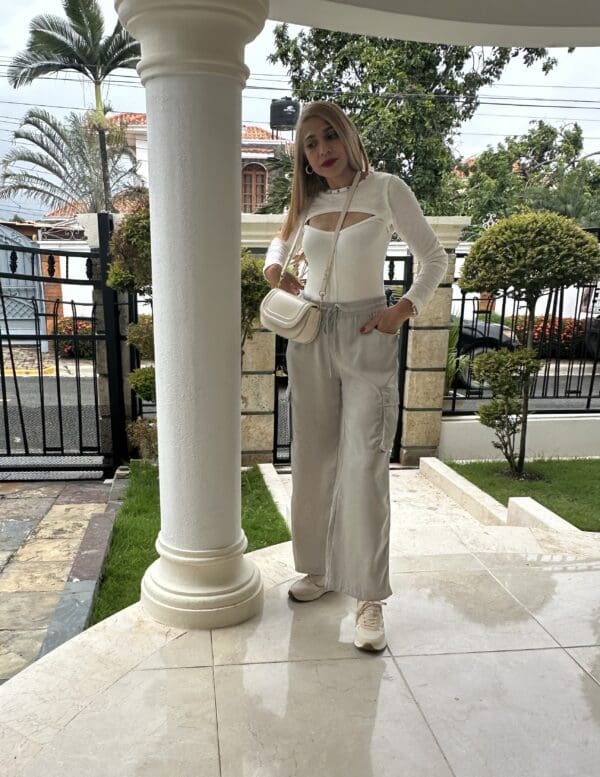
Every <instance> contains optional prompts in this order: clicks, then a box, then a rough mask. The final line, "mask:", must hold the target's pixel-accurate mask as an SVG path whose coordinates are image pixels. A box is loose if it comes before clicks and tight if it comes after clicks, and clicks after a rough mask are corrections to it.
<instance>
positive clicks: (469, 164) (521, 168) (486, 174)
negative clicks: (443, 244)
mask: <svg viewBox="0 0 600 777" xmlns="http://www.w3.org/2000/svg"><path fill="white" fill-rule="evenodd" d="M582 149H583V134H582V131H581V127H580V126H579V125H578V124H574V125H573V126H572V127H569V126H563V127H561V128H556V127H553V126H551V125H549V124H546V123H545V122H544V121H538V122H535V126H533V127H532V128H531V129H530V130H529V131H528V132H527V133H526V134H525V135H521V136H520V137H518V138H506V140H505V141H503V142H502V143H499V144H498V146H497V147H496V148H495V149H494V148H491V147H489V148H487V149H486V150H485V151H484V152H483V153H481V154H480V155H479V156H478V157H477V158H476V159H475V160H466V161H465V162H463V163H461V164H460V165H459V166H458V168H459V170H460V171H462V172H463V173H464V175H465V176H466V187H465V189H464V194H463V208H464V212H465V213H466V214H468V215H469V216H471V226H470V227H468V228H467V230H466V232H465V237H467V238H471V239H474V238H476V237H478V236H479V235H480V234H481V232H482V231H483V229H484V228H485V226H484V225H485V223H486V221H487V220H488V218H489V217H490V216H491V217H493V218H494V219H496V220H498V219H501V218H506V217H507V216H510V215H512V214H513V213H519V212H524V211H526V210H531V209H533V210H550V211H553V212H555V213H561V214H562V215H564V216H568V217H570V218H574V219H575V220H576V221H577V223H578V224H579V225H580V226H583V227H587V226H594V225H596V224H598V223H600V222H599V221H598V213H599V211H600V165H597V164H596V163H595V162H593V161H592V160H590V159H585V158H584V159H580V158H579V157H580V154H581V151H582Z"/></svg>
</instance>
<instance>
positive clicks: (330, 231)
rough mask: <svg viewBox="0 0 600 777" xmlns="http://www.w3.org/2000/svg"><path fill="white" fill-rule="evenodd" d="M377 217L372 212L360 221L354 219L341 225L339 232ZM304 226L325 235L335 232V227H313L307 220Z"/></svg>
mask: <svg viewBox="0 0 600 777" xmlns="http://www.w3.org/2000/svg"><path fill="white" fill-rule="evenodd" d="M316 215H319V216H320V215H322V214H320V213H318V214H316ZM311 218H314V216H311ZM377 218H380V217H379V216H378V215H377V214H375V213H372V214H370V215H369V216H367V217H366V218H364V219H361V220H360V221H355V222H354V223H353V224H348V226H347V227H344V226H343V227H342V228H341V229H340V234H341V233H342V232H346V231H347V230H348V229H352V227H358V226H359V225H360V224H364V223H365V222H366V221H372V220H373V219H377ZM304 228H305V229H306V228H308V229H313V230H314V231H315V232H323V233H325V234H326V235H333V234H335V229H321V228H320V227H314V226H313V225H312V224H309V223H308V222H305V224H304Z"/></svg>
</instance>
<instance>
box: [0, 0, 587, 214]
mask: <svg viewBox="0 0 600 777" xmlns="http://www.w3.org/2000/svg"><path fill="white" fill-rule="evenodd" d="M100 5H101V7H102V10H103V13H104V17H105V22H106V29H107V33H108V32H109V31H112V28H113V26H114V24H115V22H116V14H115V12H114V7H113V1H112V0H100ZM40 13H44V14H56V15H59V16H63V15H64V14H63V11H62V3H61V2H60V0H28V2H26V3H11V4H6V6H5V7H4V8H3V14H2V16H3V18H2V25H1V26H0V158H1V157H4V155H5V154H6V153H7V151H8V150H9V148H10V146H11V143H12V133H13V132H14V130H15V129H16V128H17V127H18V125H19V121H20V119H21V117H22V116H23V114H24V113H25V112H26V111H27V110H28V109H29V108H30V107H33V106H38V107H47V109H48V110H49V111H50V112H52V113H53V114H55V115H57V116H64V115H65V114H67V113H68V112H69V110H72V109H77V110H83V109H85V108H89V107H90V106H92V104H93V92H92V88H91V86H88V85H86V84H85V83H83V81H82V80H81V79H80V78H79V77H78V76H77V74H75V73H63V74H61V75H60V76H59V78H56V77H48V78H46V79H44V80H38V81H36V82H34V83H33V84H32V85H30V86H26V87H21V88H20V89H18V90H15V89H13V88H12V87H11V86H10V85H9V83H8V81H7V79H6V69H7V65H8V63H9V62H10V60H11V59H12V57H14V55H15V54H16V53H17V52H18V51H20V50H22V49H23V48H24V47H25V45H26V42H27V37H28V26H29V22H30V20H31V19H32V18H33V17H34V16H35V15H37V14H40ZM273 27H274V23H273V22H267V23H266V25H265V28H264V29H263V31H262V32H261V33H260V35H259V36H258V37H257V38H256V39H255V40H254V41H252V42H251V43H250V44H249V45H248V46H247V47H246V64H247V65H248V67H249V68H250V73H251V75H250V78H249V80H248V84H247V88H246V89H245V90H244V93H243V104H242V118H243V121H244V123H247V124H256V125H259V126H262V127H264V128H265V129H268V128H269V106H270V102H271V100H272V99H273V98H276V97H283V96H285V95H288V94H291V92H290V90H289V83H288V81H287V78H286V74H285V71H284V68H283V66H282V65H279V64H276V65H272V64H270V63H268V62H267V57H268V55H269V53H270V52H271V51H272V49H273ZM297 29H299V28H297V27H294V26H293V25H292V26H291V31H292V32H293V31H294V30H297ZM551 52H552V54H553V55H554V56H556V57H557V58H558V65H557V66H556V67H555V69H554V70H553V71H552V72H551V73H550V74H549V75H544V74H543V73H542V71H541V68H540V67H539V65H537V66H536V65H534V66H533V67H530V68H527V67H525V66H524V65H523V64H522V62H521V61H520V60H513V61H512V62H511V63H510V64H509V65H508V67H507V68H506V70H505V72H504V74H503V76H502V78H501V79H500V81H498V83H497V84H494V85H493V86H491V87H486V88H485V89H482V90H481V93H480V98H481V102H482V104H481V106H480V107H479V108H478V110H477V112H476V114H475V116H474V117H473V119H471V120H470V121H469V122H467V123H465V124H464V125H463V126H462V127H461V130H460V133H459V134H458V136H457V137H456V140H455V142H454V150H455V152H456V153H457V154H459V155H460V156H462V157H469V156H473V155H475V154H477V153H479V152H481V151H483V150H484V149H485V148H486V147H487V146H494V145H496V144H497V143H499V142H500V141H502V140H503V139H504V138H505V137H506V136H507V135H521V134H524V133H526V132H527V130H528V128H529V126H530V123H531V122H532V121H536V120H540V119H543V120H544V121H547V122H549V123H552V124H554V125H555V126H561V125H564V124H568V123H572V122H574V121H577V122H578V123H579V124H580V125H581V127H582V129H583V133H584V153H587V154H591V153H593V152H596V151H600V82H599V81H598V79H597V78H595V74H597V73H598V72H600V48H580V49H576V50H575V51H574V52H573V53H572V54H569V53H567V50H566V49H551ZM65 79H68V80H65ZM104 97H105V101H106V102H107V103H108V104H110V106H111V108H112V109H113V110H114V111H135V112H137V111H140V112H144V111H145V94H144V89H143V87H142V86H141V84H140V82H139V79H138V78H137V74H136V73H135V71H133V70H132V71H118V73H117V74H116V75H115V77H114V78H113V79H110V80H109V83H108V85H107V87H106V89H105V95H104ZM597 161H598V162H600V155H599V156H598V158H597ZM44 210H45V207H44V206H43V205H39V204H37V203H36V202H34V201H32V200H23V199H20V200H19V202H18V203H15V202H11V201H6V200H0V218H10V217H12V215H13V214H14V213H15V212H16V211H18V212H19V213H20V214H21V215H22V216H23V217H27V218H34V217H36V216H39V215H41V214H42V213H43V212H44Z"/></svg>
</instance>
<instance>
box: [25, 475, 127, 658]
mask: <svg viewBox="0 0 600 777" xmlns="http://www.w3.org/2000/svg"><path fill="white" fill-rule="evenodd" d="M128 477H129V467H119V468H118V469H117V470H116V472H115V475H114V478H113V481H112V485H111V489H110V493H109V496H108V501H107V503H106V507H105V508H104V512H102V513H93V514H92V516H91V518H90V521H89V523H88V525H87V529H86V531H85V534H84V535H83V539H82V540H81V544H80V545H79V548H78V550H77V554H76V556H75V559H74V561H73V565H72V567H71V571H70V572H69V577H68V580H67V582H66V583H65V587H64V589H63V592H62V595H61V597H60V600H59V602H58V605H57V607H56V609H55V611H54V614H53V616H52V620H51V621H50V623H49V625H48V631H47V632H46V637H45V639H44V642H43V643H42V647H41V648H40V652H39V653H38V656H37V658H38V659H39V658H41V657H42V656H43V655H46V653H50V652H51V651H52V650H54V648H57V647H58V646H59V645H62V644H63V642H66V641H67V640H69V639H71V638H72V637H75V636H77V635H78V634H81V632H82V631H85V629H86V628H87V626H88V623H89V620H90V617H91V615H92V609H93V606H94V599H95V597H96V592H97V590H98V587H99V585H100V578H101V576H102V569H103V567H104V562H105V560H106V556H107V555H108V549H109V547H110V541H111V537H112V530H113V525H114V522H115V517H116V514H117V512H118V510H119V508H120V506H121V504H122V502H123V499H124V498H125V493H126V491H127V483H128ZM36 660H37V659H36Z"/></svg>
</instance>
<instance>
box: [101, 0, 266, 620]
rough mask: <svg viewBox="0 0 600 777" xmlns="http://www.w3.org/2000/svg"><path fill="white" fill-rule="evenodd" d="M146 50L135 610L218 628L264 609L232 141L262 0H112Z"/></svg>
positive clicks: (236, 141)
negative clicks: (146, 228)
mask: <svg viewBox="0 0 600 777" xmlns="http://www.w3.org/2000/svg"><path fill="white" fill-rule="evenodd" d="M115 8H116V10H117V13H118V14H119V17H120V19H121V21H122V23H123V24H124V25H125V26H126V27H127V29H128V30H129V32H130V33H131V34H132V35H133V36H134V37H135V38H137V39H138V40H139V41H140V43H141V47H142V59H141V62H140V64H139V66H138V71H139V73H140V76H141V79H142V82H143V83H144V85H145V87H146V105H147V116H148V165H149V186H150V214H151V234H152V274H153V289H154V333H155V345H156V373H157V375H156V377H157V381H156V382H157V386H156V388H157V406H158V451H159V465H160V507H161V530H160V534H159V536H158V540H157V550H158V552H159V554H160V558H159V559H158V560H157V561H156V562H155V563H154V564H152V565H151V566H150V567H149V569H148V570H147V571H146V574H145V576H144V579H143V581H142V591H141V601H142V604H143V606H144V607H145V609H146V610H147V611H148V612H149V613H150V614H151V615H152V616H153V617H154V618H156V619H157V620H159V621H161V622H162V623H167V624H169V625H173V626H177V627H181V628H214V627H220V626H229V625H233V624H236V623H241V622H242V621H244V620H246V619H247V618H250V617H252V616H253V615H255V614H257V613H258V612H260V610H261V608H262V600H263V590H262V581H261V578H260V574H259V572H258V569H257V568H256V566H255V565H254V564H253V563H252V562H251V561H250V560H249V559H247V558H246V557H245V556H244V550H245V548H246V547H247V539H246V537H245V535H244V533H243V532H242V529H241V522H240V501H241V500H240V455H241V453H240V451H241V444H240V211H241V207H240V138H241V91H242V88H243V85H244V83H245V81H246V78H247V76H248V70H247V68H246V67H245V65H244V63H243V55H244V46H245V44H246V43H248V42H249V41H250V40H252V39H253V38H254V37H255V36H256V35H257V34H258V33H259V32H260V30H261V29H262V26H263V24H264V21H265V19H266V15H267V10H268V2H267V0H219V2H218V3H217V2H214V0H213V1H212V2H211V1H210V0H169V2H167V1H166V0H115Z"/></svg>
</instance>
